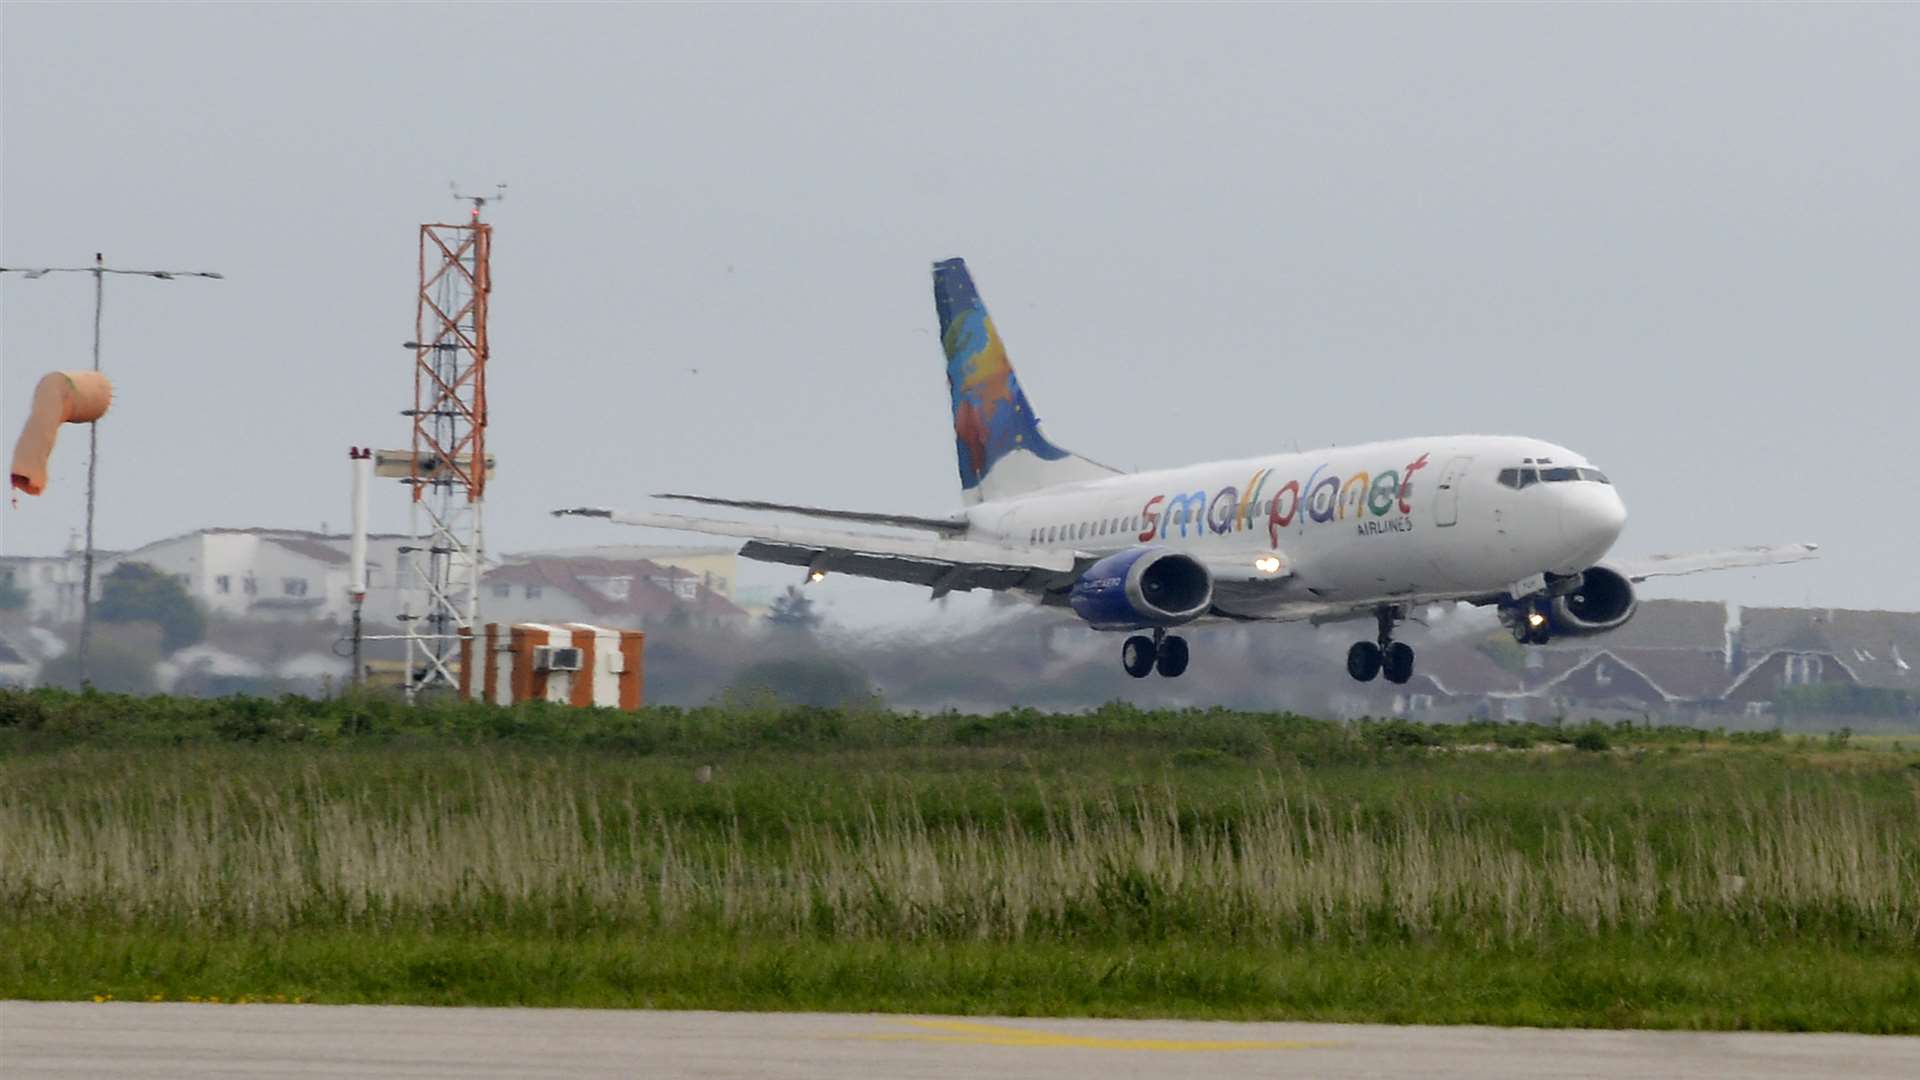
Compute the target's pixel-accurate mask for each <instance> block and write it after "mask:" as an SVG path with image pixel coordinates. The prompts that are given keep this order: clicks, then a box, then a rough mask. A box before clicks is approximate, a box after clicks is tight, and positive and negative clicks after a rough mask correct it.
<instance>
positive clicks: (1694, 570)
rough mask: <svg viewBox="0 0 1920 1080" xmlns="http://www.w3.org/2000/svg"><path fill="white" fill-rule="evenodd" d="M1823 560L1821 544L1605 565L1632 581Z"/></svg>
mask: <svg viewBox="0 0 1920 1080" xmlns="http://www.w3.org/2000/svg"><path fill="white" fill-rule="evenodd" d="M1819 557H1820V545H1819V544H1776V545H1771V546H1769V545H1764V544H1762V545H1757V546H1754V547H1734V548H1719V549H1717V550H1714V551H1696V552H1691V553H1689V554H1686V555H1648V556H1646V557H1644V558H1639V559H1608V560H1607V561H1606V562H1605V563H1604V564H1603V565H1605V566H1608V567H1611V568H1612V569H1614V570H1618V571H1619V572H1620V573H1622V574H1624V575H1626V577H1627V578H1628V579H1629V580H1632V581H1636V582H1637V581H1645V580H1647V579H1648V578H1655V577H1672V576H1674V575H1676V574H1699V573H1704V572H1706V571H1708V570H1734V569H1738V568H1740V567H1743V566H1775V565H1778V564H1780V563H1795V562H1804V561H1806V560H1808V559H1817V558H1819Z"/></svg>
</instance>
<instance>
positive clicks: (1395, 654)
mask: <svg viewBox="0 0 1920 1080" xmlns="http://www.w3.org/2000/svg"><path fill="white" fill-rule="evenodd" d="M1380 671H1381V673H1382V674H1384V675H1385V676H1386V677H1387V681H1388V682H1390V683H1393V684H1395V685H1399V684H1402V683H1405V682H1406V681H1407V680H1408V679H1411V678H1413V646H1411V645H1408V644H1407V643H1406V642H1404V641H1396V642H1394V643H1393V644H1391V645H1389V646H1387V651H1386V655H1384V656H1382V657H1381V658H1380Z"/></svg>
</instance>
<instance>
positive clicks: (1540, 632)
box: [1500, 601, 1553, 645]
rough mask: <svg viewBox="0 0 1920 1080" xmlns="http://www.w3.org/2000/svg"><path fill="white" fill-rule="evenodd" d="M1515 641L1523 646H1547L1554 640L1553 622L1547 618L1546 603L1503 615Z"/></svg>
mask: <svg viewBox="0 0 1920 1080" xmlns="http://www.w3.org/2000/svg"><path fill="white" fill-rule="evenodd" d="M1500 614H1501V616H1502V621H1504V622H1505V623H1506V624H1507V629H1508V630H1511V631H1512V632H1513V640H1515V641H1517V642H1519V643H1520V644H1522V645H1545V644H1546V643H1547V642H1548V641H1550V640H1552V638H1553V622H1552V620H1550V619H1548V618H1547V612H1546V603H1545V602H1544V601H1540V602H1532V603H1528V604H1526V605H1524V606H1520V607H1514V608H1510V609H1508V610H1506V611H1502V612H1501V613H1500Z"/></svg>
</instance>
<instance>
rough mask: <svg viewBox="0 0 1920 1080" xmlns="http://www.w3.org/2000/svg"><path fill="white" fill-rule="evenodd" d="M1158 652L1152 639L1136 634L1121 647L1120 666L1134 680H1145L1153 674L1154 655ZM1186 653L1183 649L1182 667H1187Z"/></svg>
mask: <svg viewBox="0 0 1920 1080" xmlns="http://www.w3.org/2000/svg"><path fill="white" fill-rule="evenodd" d="M1174 640H1176V641H1178V640H1179V639H1178V638H1175V639H1174ZM1183 645H1184V643H1183ZM1158 651H1159V650H1157V649H1155V648H1154V647H1153V639H1152V638H1150V637H1147V636H1146V635H1144V634H1135V635H1134V636H1132V637H1130V638H1128V639H1127V640H1126V641H1125V642H1124V643H1123V644H1122V645H1121V646H1120V666H1121V667H1124V668H1126V669H1127V674H1129V675H1131V676H1133V677H1134V678H1136V679H1144V678H1146V677H1147V676H1148V675H1149V674H1151V673H1152V672H1153V659H1154V653H1156V652H1158ZM1185 651H1186V650H1185V649H1184V648H1182V650H1181V652H1182V654H1183V655H1182V658H1181V664H1180V666H1181V667H1185V666H1186V662H1185V656H1184V653H1185Z"/></svg>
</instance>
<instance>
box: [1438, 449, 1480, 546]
mask: <svg viewBox="0 0 1920 1080" xmlns="http://www.w3.org/2000/svg"><path fill="white" fill-rule="evenodd" d="M1472 464H1473V459H1472V458H1470V457H1457V458H1454V459H1453V460H1452V461H1449V462H1447V467H1446V469H1445V470H1444V471H1442V472H1441V474H1440V482H1439V483H1438V484H1436V485H1435V486H1434V492H1433V523H1434V524H1435V525H1438V526H1440V527H1441V528H1443V529H1444V528H1447V527H1449V526H1452V525H1457V524H1459V522H1460V484H1461V483H1462V481H1464V480H1465V479H1466V476H1467V468H1468V467H1469V466H1471V465H1472Z"/></svg>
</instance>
